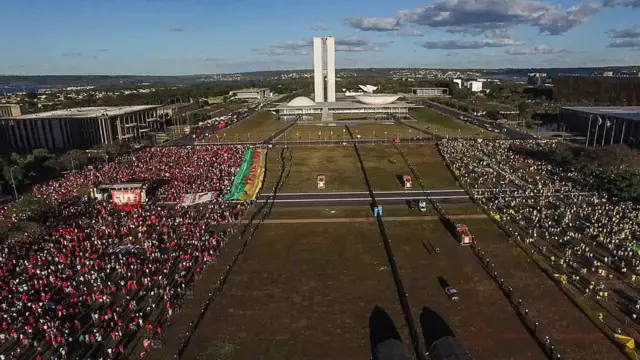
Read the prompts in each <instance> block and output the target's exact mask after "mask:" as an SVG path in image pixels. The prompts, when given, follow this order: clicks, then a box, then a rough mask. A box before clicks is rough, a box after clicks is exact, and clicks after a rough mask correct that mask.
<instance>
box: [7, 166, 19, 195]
mask: <svg viewBox="0 0 640 360" xmlns="http://www.w3.org/2000/svg"><path fill="white" fill-rule="evenodd" d="M15 168H17V166H13V167H12V168H11V170H9V177H10V178H11V184H12V185H13V195H14V196H15V197H16V200H18V190H16V181H15V180H14V179H13V169H15Z"/></svg>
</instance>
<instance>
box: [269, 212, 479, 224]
mask: <svg viewBox="0 0 640 360" xmlns="http://www.w3.org/2000/svg"><path fill="white" fill-rule="evenodd" d="M449 217H450V218H451V219H453V220H464V219H485V218H486V217H487V216H486V215H484V214H469V215H451V216H449ZM383 218H384V220H385V221H419V220H438V219H439V218H438V216H435V215H425V216H387V217H383ZM372 221H375V218H373V217H364V218H316V219H266V220H264V221H263V223H265V224H303V223H345V222H372Z"/></svg>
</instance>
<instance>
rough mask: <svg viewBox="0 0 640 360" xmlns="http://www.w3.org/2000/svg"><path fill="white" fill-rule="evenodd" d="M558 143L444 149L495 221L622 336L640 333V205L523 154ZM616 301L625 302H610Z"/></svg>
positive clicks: (454, 144) (449, 145)
mask: <svg viewBox="0 0 640 360" xmlns="http://www.w3.org/2000/svg"><path fill="white" fill-rule="evenodd" d="M556 144H557V143H556V142H555V141H544V140H525V141H483V142H477V141H471V140H458V141H444V142H442V143H440V144H439V148H440V151H441V153H442V154H443V156H444V158H445V160H446V161H447V163H448V165H449V166H450V167H451V168H452V170H453V171H454V172H455V173H456V175H457V177H458V178H459V179H460V181H461V182H463V183H464V184H465V185H466V187H467V188H469V189H470V190H471V192H472V193H473V194H474V196H475V197H476V199H477V200H479V201H480V202H482V203H483V204H484V205H485V206H486V207H487V208H489V209H491V211H492V212H493V216H494V218H496V219H497V220H499V221H502V222H504V223H508V224H513V225H515V226H514V228H515V229H518V230H517V231H516V232H515V234H514V236H515V237H517V238H519V239H520V240H521V241H523V242H526V243H528V244H531V245H532V247H533V248H534V249H535V250H536V251H538V252H539V253H540V254H541V255H542V256H543V257H545V258H546V259H548V261H549V263H550V265H551V266H552V268H554V269H555V270H556V271H557V273H558V274H559V275H563V276H565V277H561V278H563V279H565V280H564V281H567V282H568V283H570V284H572V285H573V286H575V288H577V289H578V290H579V291H581V292H582V293H583V294H584V296H587V297H591V298H593V299H594V300H596V301H597V302H598V303H599V304H600V305H602V307H603V308H604V309H606V311H605V312H606V313H607V314H610V316H609V318H608V319H604V317H603V319H602V320H603V321H605V322H607V323H608V324H615V325H611V326H612V327H614V328H615V329H616V330H618V331H620V328H618V325H619V324H621V323H624V325H625V326H624V328H625V331H626V333H627V334H629V335H633V336H636V335H637V334H638V333H637V332H636V329H640V327H638V326H637V325H639V324H640V323H638V324H636V321H635V320H636V319H637V316H638V315H640V312H638V308H640V301H639V300H640V295H639V294H638V292H637V290H636V287H635V286H634V285H633V283H634V282H636V276H635V275H634V274H639V273H640V251H639V250H640V244H638V243H636V241H635V239H637V238H638V235H640V222H639V221H638V219H640V207H638V206H636V205H633V204H631V203H624V202H620V201H618V199H612V198H611V197H609V196H607V195H606V194H604V193H601V192H599V191H598V190H597V189H598V186H597V185H598V184H595V183H594V182H593V180H592V179H591V178H587V177H585V176H583V175H582V174H581V173H580V172H579V171H574V170H570V169H561V168H559V167H557V166H554V165H553V164H551V163H548V162H546V161H543V160H536V159H532V158H530V157H528V156H525V155H523V154H525V153H531V152H543V151H546V150H549V148H550V147H553V146H556ZM522 150H526V151H522ZM486 189H489V190H486ZM613 296H616V299H617V300H620V301H619V302H616V301H609V302H607V301H606V300H607V298H609V297H613ZM617 304H624V306H622V307H620V308H619V307H618V306H616V305H617ZM620 309H622V310H620ZM601 316H603V315H601ZM625 318H626V319H625ZM629 319H631V321H629ZM607 320H608V321H607Z"/></svg>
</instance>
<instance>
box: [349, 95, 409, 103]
mask: <svg viewBox="0 0 640 360" xmlns="http://www.w3.org/2000/svg"><path fill="white" fill-rule="evenodd" d="M399 98H400V95H385V94H377V95H373V94H367V95H359V96H356V99H358V101H360V102H361V103H363V104H367V105H386V104H391V103H392V102H394V101H396V100H398V99H399Z"/></svg>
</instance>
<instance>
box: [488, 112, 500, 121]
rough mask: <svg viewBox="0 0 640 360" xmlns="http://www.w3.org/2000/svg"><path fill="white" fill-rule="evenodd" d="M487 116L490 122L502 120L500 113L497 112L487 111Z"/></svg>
mask: <svg viewBox="0 0 640 360" xmlns="http://www.w3.org/2000/svg"><path fill="white" fill-rule="evenodd" d="M485 116H486V117H487V119H489V120H500V118H501V116H500V113H499V112H498V111H496V110H489V111H487V112H486V114H485Z"/></svg>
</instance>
